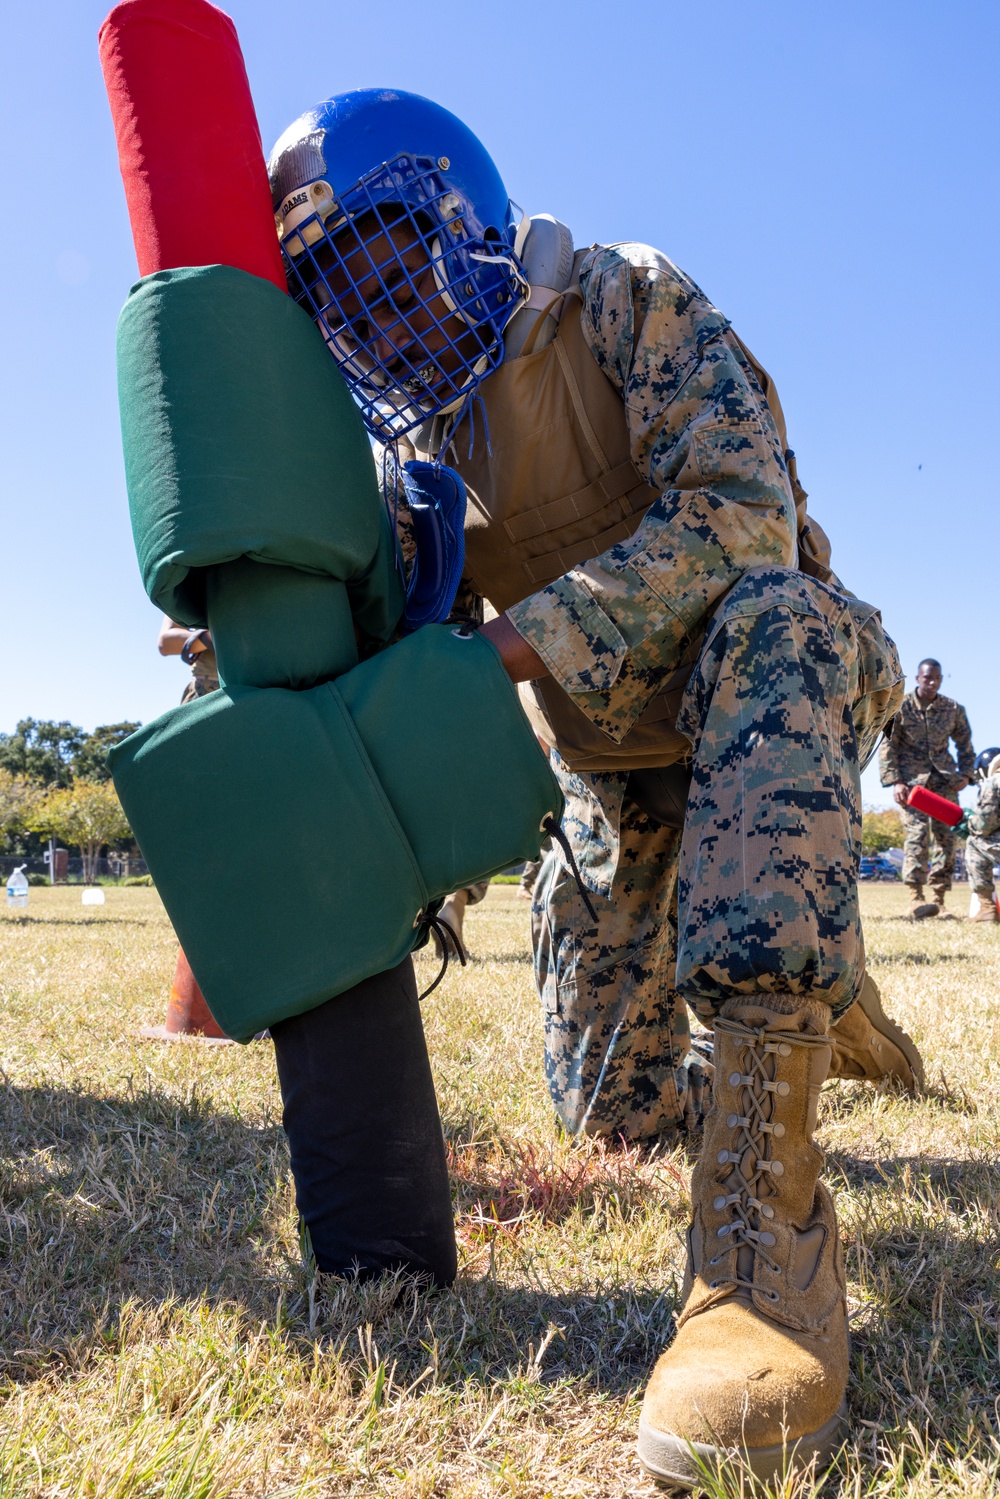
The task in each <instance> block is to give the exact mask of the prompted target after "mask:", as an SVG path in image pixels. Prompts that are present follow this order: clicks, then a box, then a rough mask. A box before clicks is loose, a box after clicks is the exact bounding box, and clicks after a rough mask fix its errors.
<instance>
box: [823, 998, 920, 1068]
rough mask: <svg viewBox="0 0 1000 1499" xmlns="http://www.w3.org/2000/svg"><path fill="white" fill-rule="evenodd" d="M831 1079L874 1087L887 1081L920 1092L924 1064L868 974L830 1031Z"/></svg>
mask: <svg viewBox="0 0 1000 1499" xmlns="http://www.w3.org/2000/svg"><path fill="white" fill-rule="evenodd" d="M830 1043H831V1045H832V1047H833V1058H832V1060H831V1062H830V1076H831V1077H850V1078H857V1079H858V1080H859V1081H861V1082H866V1083H877V1082H881V1080H882V1078H884V1077H888V1078H891V1079H892V1080H893V1081H894V1082H899V1083H902V1085H903V1087H904V1088H906V1090H907V1091H908V1092H910V1093H922V1092H923V1090H924V1064H923V1062H922V1061H921V1059H920V1053H919V1051H918V1050H917V1048H916V1045H915V1044H914V1042H913V1040H912V1039H911V1038H910V1037H909V1036H908V1035H907V1034H906V1032H905V1031H904V1030H903V1028H902V1026H899V1025H897V1024H896V1022H895V1021H894V1020H891V1019H890V1018H889V1016H888V1015H887V1014H886V1013H885V1011H884V1010H883V1008H882V996H881V994H880V993H879V988H878V985H877V984H876V982H875V980H874V979H873V978H872V977H871V975H870V974H867V973H866V974H865V981H864V983H863V984H862V986H861V993H860V994H859V995H858V997H857V999H856V1000H855V1001H854V1003H853V1004H852V1005H851V1008H850V1009H849V1010H847V1011H845V1013H844V1014H843V1015H841V1017H840V1019H839V1020H836V1021H834V1023H833V1024H832V1025H831V1027H830Z"/></svg>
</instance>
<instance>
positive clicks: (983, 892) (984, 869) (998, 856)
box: [965, 833, 1000, 900]
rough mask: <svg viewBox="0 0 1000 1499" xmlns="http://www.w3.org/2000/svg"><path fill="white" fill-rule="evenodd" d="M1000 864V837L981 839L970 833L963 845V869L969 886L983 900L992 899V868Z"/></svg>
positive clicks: (976, 834) (977, 835)
mask: <svg viewBox="0 0 1000 1499" xmlns="http://www.w3.org/2000/svg"><path fill="white" fill-rule="evenodd" d="M995 864H1000V837H997V835H996V834H994V835H993V837H992V838H981V837H980V836H979V834H978V833H970V834H969V838H968V842H967V843H966V845H965V869H966V873H967V874H968V876H969V884H970V885H971V886H972V888H973V890H974V891H975V892H976V894H977V895H978V896H979V897H980V898H981V899H985V900H992V899H993V866H994V865H995Z"/></svg>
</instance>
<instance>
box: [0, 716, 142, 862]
mask: <svg viewBox="0 0 1000 1499" xmlns="http://www.w3.org/2000/svg"><path fill="white" fill-rule="evenodd" d="M137 728H139V725H138V724H137V723H116V724H101V725H99V727H97V728H96V729H92V730H91V731H90V732H89V733H88V731H87V730H85V729H82V728H80V727H79V726H78V725H77V724H71V723H68V722H65V721H64V722H62V723H53V722H51V721H50V720H48V719H34V718H24V719H22V720H21V722H20V723H19V724H18V725H17V728H16V729H15V730H14V732H13V733H12V734H0V842H2V844H3V846H4V847H5V848H6V849H8V850H9V851H10V852H12V853H15V854H24V855H26V856H28V857H31V856H32V855H36V856H37V854H38V852H39V848H40V844H41V842H42V841H43V840H44V839H46V838H55V839H57V840H58V841H59V842H60V843H64V844H65V845H66V846H67V848H75V849H79V851H80V856H81V858H82V860H83V877H84V879H85V880H86V881H87V882H88V883H89V882H91V881H93V879H94V877H95V875H96V873H97V861H98V859H99V858H100V856H101V850H102V849H103V848H105V847H107V846H108V845H109V844H114V843H121V842H123V841H124V840H125V839H129V838H131V837H132V830H131V828H130V827H129V825H128V820H127V818H126V817H125V813H124V812H123V811H122V806H121V803H120V802H119V800H118V796H117V794H116V792H115V788H114V786H113V784H112V782H111V777H110V774H109V772H108V768H107V765H106V764H105V761H106V758H107V753H108V750H109V749H111V747H112V745H115V744H118V743H119V742H120V741H121V740H122V739H125V738H127V737H128V735H129V734H131V733H132V732H133V730H135V729H137Z"/></svg>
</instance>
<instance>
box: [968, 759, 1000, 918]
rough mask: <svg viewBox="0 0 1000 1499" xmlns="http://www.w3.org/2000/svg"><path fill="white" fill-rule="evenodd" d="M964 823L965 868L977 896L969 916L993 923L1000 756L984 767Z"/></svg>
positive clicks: (999, 853) (999, 855) (999, 846)
mask: <svg viewBox="0 0 1000 1499" xmlns="http://www.w3.org/2000/svg"><path fill="white" fill-rule="evenodd" d="M966 822H967V825H968V829H969V835H968V839H967V841H966V845H965V868H966V871H967V873H968V876H969V884H970V885H971V886H972V889H973V893H974V894H975V895H976V896H978V898H979V908H978V910H977V911H976V912H975V914H974V916H973V918H972V919H973V921H983V922H988V923H990V924H995V923H997V922H1000V913H998V911H997V906H996V895H995V889H994V884H993V869H994V866H995V865H997V864H1000V755H995V756H994V757H993V759H992V760H991V761H990V763H989V765H988V766H987V767H986V775H985V776H984V778H983V781H982V784H981V786H980V788H979V799H978V801H977V802H976V805H975V807H974V808H973V810H972V811H971V812H970V813H969V814H968V816H967V818H966Z"/></svg>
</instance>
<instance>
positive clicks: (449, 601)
mask: <svg viewBox="0 0 1000 1499" xmlns="http://www.w3.org/2000/svg"><path fill="white" fill-rule="evenodd" d="M403 488H404V490H405V491H406V503H407V505H408V506H409V508H410V515H411V517H412V519H413V539H414V542H415V544H416V556H415V557H414V560H413V567H412V569H411V572H410V581H409V585H408V587H407V590H406V608H405V609H404V611H403V620H402V628H403V630H404V631H406V632H407V633H409V632H411V631H413V630H419V629H420V627H421V625H438V624H443V623H444V622H445V620H446V619H447V618H448V615H449V614H450V613H451V608H452V605H453V604H454V602H455V595H456V593H457V592H458V585H459V583H460V582H461V580H462V569H463V567H464V566H465V485H464V483H463V482H462V479H461V476H460V475H459V474H457V473H456V472H455V470H454V469H453V468H448V467H447V466H446V465H445V464H443V463H419V462H417V460H416V459H411V460H410V462H409V463H404V464H403Z"/></svg>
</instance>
